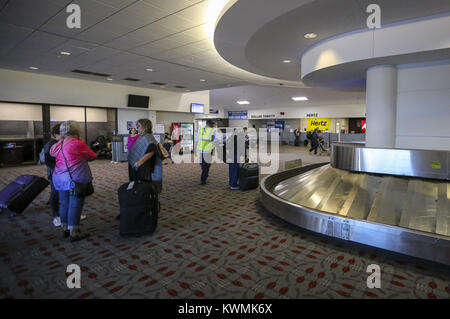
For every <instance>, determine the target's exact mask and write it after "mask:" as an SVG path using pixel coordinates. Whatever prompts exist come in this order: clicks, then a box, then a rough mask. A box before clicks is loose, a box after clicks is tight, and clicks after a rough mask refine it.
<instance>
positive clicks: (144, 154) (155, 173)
mask: <svg viewBox="0 0 450 319" xmlns="http://www.w3.org/2000/svg"><path fill="white" fill-rule="evenodd" d="M137 130H138V133H139V138H138V139H137V141H136V143H135V144H134V145H133V148H132V149H131V150H130V151H129V152H128V162H129V163H130V165H131V167H133V170H132V172H133V174H132V175H133V176H132V179H131V180H133V181H135V180H141V181H149V182H153V184H154V185H155V186H156V190H157V192H158V193H161V190H162V161H161V158H160V157H159V156H155V155H157V154H158V149H157V147H158V141H156V139H155V137H154V136H153V134H152V132H153V131H152V130H153V127H152V122H151V121H150V120H149V119H140V120H138V121H137Z"/></svg>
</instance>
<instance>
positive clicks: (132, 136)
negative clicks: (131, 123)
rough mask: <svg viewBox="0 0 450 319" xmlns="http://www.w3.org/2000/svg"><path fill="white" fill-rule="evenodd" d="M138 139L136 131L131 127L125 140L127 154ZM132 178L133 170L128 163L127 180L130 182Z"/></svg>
mask: <svg viewBox="0 0 450 319" xmlns="http://www.w3.org/2000/svg"><path fill="white" fill-rule="evenodd" d="M138 138H139V135H138V133H137V130H136V129H135V128H134V127H133V128H132V129H131V130H130V135H128V139H127V152H129V151H130V150H131V148H132V147H133V145H134V143H135V142H136V141H137V139H138ZM132 177H133V168H132V167H131V165H130V163H128V179H129V180H130V182H131V181H132V179H131V178H132Z"/></svg>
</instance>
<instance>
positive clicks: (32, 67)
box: [29, 66, 39, 70]
mask: <svg viewBox="0 0 450 319" xmlns="http://www.w3.org/2000/svg"><path fill="white" fill-rule="evenodd" d="M29 69H30V70H39V68H37V67H35V66H30V67H29Z"/></svg>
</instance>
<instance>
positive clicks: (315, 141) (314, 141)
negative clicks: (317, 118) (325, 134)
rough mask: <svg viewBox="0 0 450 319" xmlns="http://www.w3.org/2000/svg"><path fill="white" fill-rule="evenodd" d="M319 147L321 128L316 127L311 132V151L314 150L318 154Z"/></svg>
mask: <svg viewBox="0 0 450 319" xmlns="http://www.w3.org/2000/svg"><path fill="white" fill-rule="evenodd" d="M318 147H319V129H318V128H317V127H316V128H315V129H314V131H313V132H312V134H311V148H310V149H309V152H310V153H311V152H312V151H313V150H314V154H315V155H317V148H318Z"/></svg>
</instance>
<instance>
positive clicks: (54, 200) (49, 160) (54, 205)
mask: <svg viewBox="0 0 450 319" xmlns="http://www.w3.org/2000/svg"><path fill="white" fill-rule="evenodd" d="M51 134H52V139H51V140H50V141H48V142H47V143H46V144H45V145H44V149H43V152H44V158H45V165H46V166H47V178H48V182H49V184H50V199H49V202H50V208H51V210H52V217H53V225H54V226H55V227H61V218H60V217H59V193H58V191H57V190H56V189H55V185H54V184H53V177H52V175H53V171H54V170H55V165H56V160H55V158H54V157H52V156H50V149H51V147H52V146H53V145H54V144H56V143H57V142H58V140H59V124H56V125H55V126H53V127H52V130H51Z"/></svg>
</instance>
